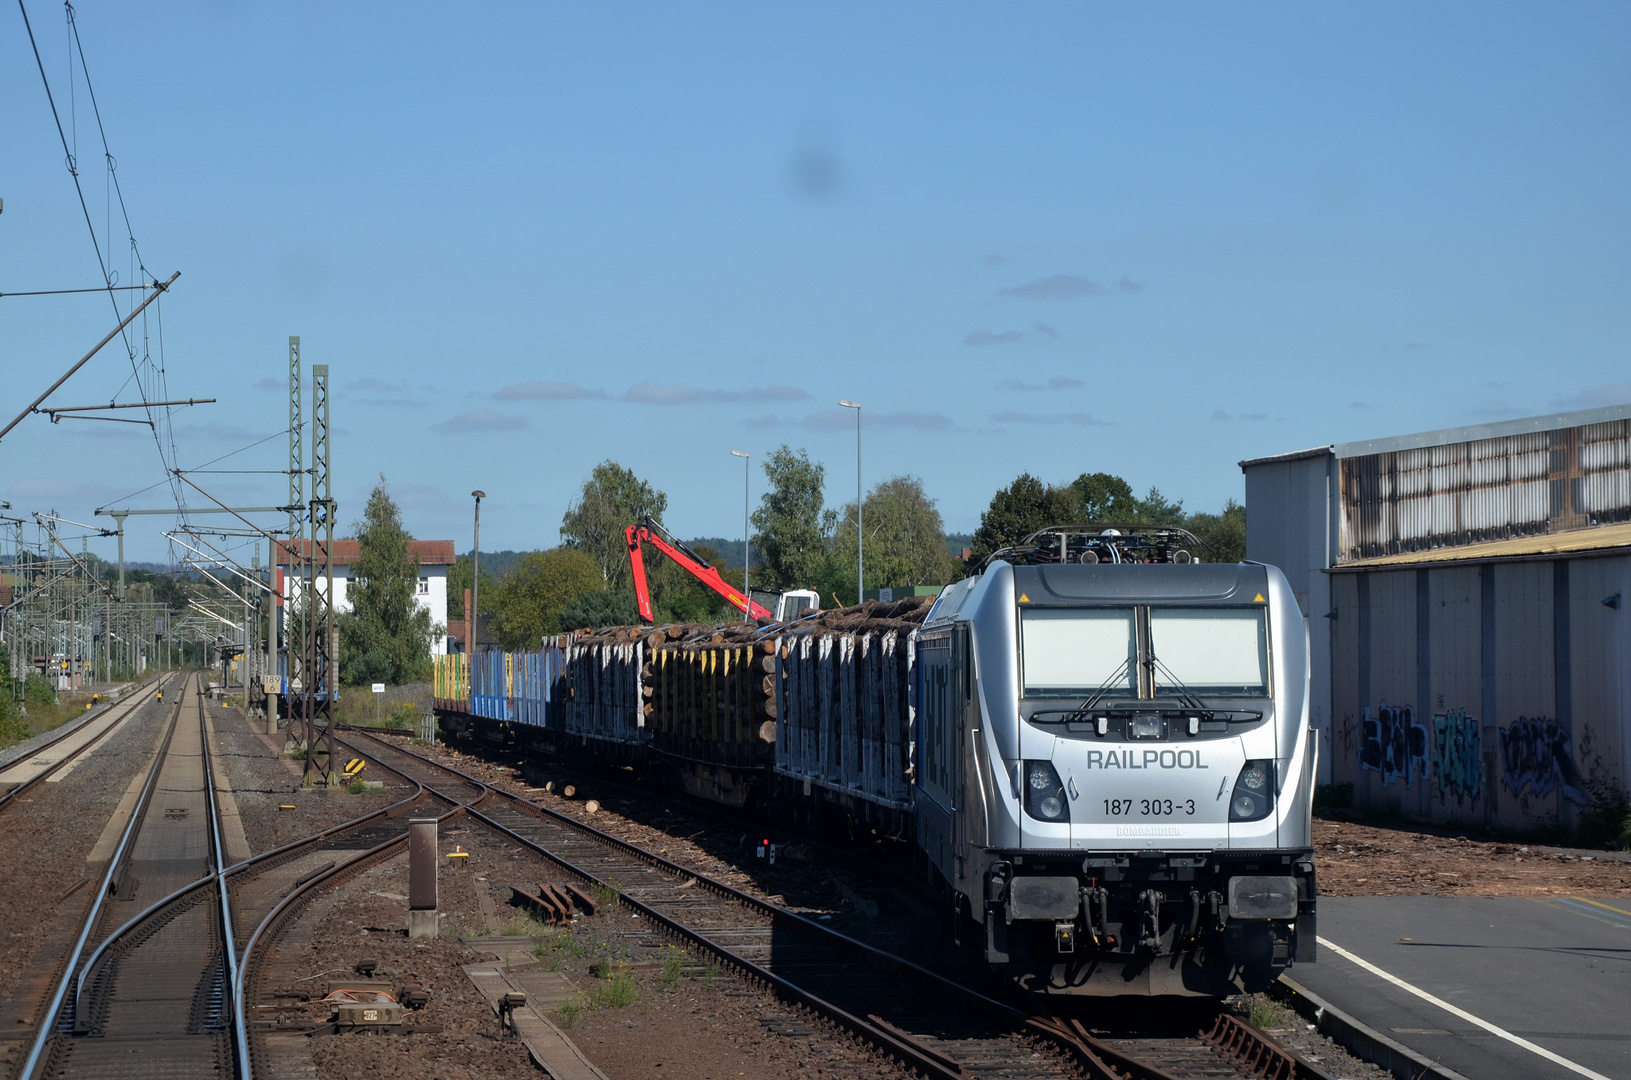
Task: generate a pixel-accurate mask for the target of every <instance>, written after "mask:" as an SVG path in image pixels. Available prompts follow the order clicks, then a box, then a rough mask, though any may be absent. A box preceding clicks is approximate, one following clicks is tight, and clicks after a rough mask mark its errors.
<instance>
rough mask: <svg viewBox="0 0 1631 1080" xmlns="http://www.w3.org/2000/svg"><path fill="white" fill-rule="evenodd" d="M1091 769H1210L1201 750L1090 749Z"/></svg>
mask: <svg viewBox="0 0 1631 1080" xmlns="http://www.w3.org/2000/svg"><path fill="white" fill-rule="evenodd" d="M1087 767H1088V768H1089V769H1210V768H1211V767H1212V766H1210V765H1207V764H1204V763H1203V762H1202V761H1201V752H1200V751H1199V750H1089V751H1088V752H1087Z"/></svg>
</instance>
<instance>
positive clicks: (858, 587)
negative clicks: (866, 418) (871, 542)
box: [838, 401, 866, 604]
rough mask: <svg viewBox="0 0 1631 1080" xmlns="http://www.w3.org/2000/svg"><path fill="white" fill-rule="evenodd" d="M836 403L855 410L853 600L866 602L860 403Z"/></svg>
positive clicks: (858, 602)
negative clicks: (862, 523) (862, 521)
mask: <svg viewBox="0 0 1631 1080" xmlns="http://www.w3.org/2000/svg"><path fill="white" fill-rule="evenodd" d="M838 404H840V405H842V406H843V407H844V408H846V409H854V410H855V602H856V603H857V604H864V603H866V553H865V552H866V549H865V547H864V546H863V544H862V539H863V538H864V537H865V535H866V533H865V532H863V531H862V529H861V503H862V499H861V403H860V402H859V401H840V402H839V403H838Z"/></svg>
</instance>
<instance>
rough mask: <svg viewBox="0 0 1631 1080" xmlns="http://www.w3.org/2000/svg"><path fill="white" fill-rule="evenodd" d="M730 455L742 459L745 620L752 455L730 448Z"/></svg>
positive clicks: (750, 597)
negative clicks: (750, 464) (749, 485)
mask: <svg viewBox="0 0 1631 1080" xmlns="http://www.w3.org/2000/svg"><path fill="white" fill-rule="evenodd" d="M731 457H739V458H741V459H742V595H743V596H745V597H747V599H748V602H747V603H746V604H744V605H743V607H742V621H743V622H747V621H748V608H750V607H752V606H753V590H752V589H750V588H748V566H749V565H750V564H751V563H752V562H753V560H752V559H751V558H749V555H751V554H752V551H751V549H750V548H749V546H748V545H749V544H751V543H752V536H751V534H750V533H749V532H748V480H749V473H750V472H751V469H750V467H749V464H748V459H749V458H751V457H752V455H751V454H747V453H744V452H743V451H741V450H732V451H731Z"/></svg>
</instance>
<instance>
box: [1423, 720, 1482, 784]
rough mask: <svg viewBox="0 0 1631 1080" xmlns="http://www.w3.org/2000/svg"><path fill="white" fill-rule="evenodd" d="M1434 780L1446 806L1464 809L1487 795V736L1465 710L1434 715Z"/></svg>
mask: <svg viewBox="0 0 1631 1080" xmlns="http://www.w3.org/2000/svg"><path fill="white" fill-rule="evenodd" d="M1433 776H1434V777H1435V778H1436V779H1437V782H1438V797H1439V798H1441V799H1443V800H1445V801H1446V802H1448V801H1449V800H1451V799H1454V800H1455V801H1456V805H1458V806H1464V805H1466V804H1468V803H1476V802H1477V801H1478V797H1479V796H1480V795H1482V794H1483V793H1484V736H1483V732H1482V731H1481V730H1480V728H1479V726H1478V719H1477V717H1473V716H1468V715H1467V710H1466V709H1455V710H1452V711H1450V712H1442V713H1435V714H1433Z"/></svg>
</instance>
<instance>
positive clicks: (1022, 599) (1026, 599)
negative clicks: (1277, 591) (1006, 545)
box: [1019, 593, 1261, 604]
mask: <svg viewBox="0 0 1631 1080" xmlns="http://www.w3.org/2000/svg"><path fill="white" fill-rule="evenodd" d="M1259 599H1261V597H1259ZM1019 602H1020V603H1022V604H1029V603H1030V602H1031V598H1030V597H1029V596H1026V595H1025V594H1024V593H1020V594H1019Z"/></svg>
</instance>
